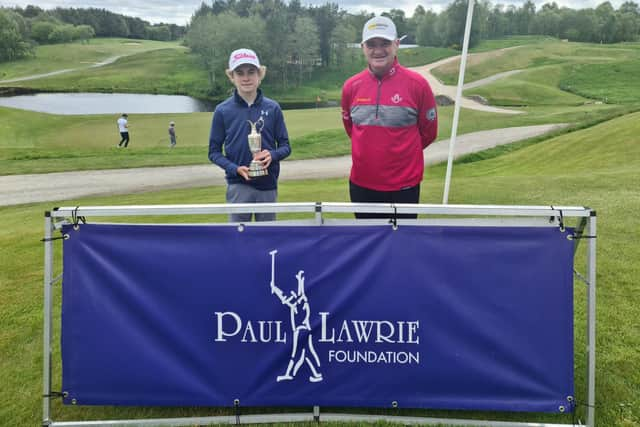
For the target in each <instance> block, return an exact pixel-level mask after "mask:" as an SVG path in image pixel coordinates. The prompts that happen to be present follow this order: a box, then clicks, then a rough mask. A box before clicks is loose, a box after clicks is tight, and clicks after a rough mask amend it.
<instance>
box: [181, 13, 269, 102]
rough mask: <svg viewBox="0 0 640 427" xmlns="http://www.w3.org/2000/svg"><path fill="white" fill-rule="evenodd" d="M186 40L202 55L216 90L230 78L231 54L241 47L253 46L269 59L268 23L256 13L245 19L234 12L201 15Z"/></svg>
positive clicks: (192, 24)
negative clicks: (227, 74)
mask: <svg viewBox="0 0 640 427" xmlns="http://www.w3.org/2000/svg"><path fill="white" fill-rule="evenodd" d="M185 41H186V43H187V46H189V47H190V48H191V50H192V51H193V52H194V53H196V54H198V55H199V56H200V57H201V58H202V61H203V63H204V65H205V67H206V69H207V70H208V72H209V83H210V85H211V91H212V93H214V94H216V93H220V92H221V91H222V90H223V87H224V86H223V84H224V82H225V81H226V77H225V76H224V70H225V69H226V68H227V60H228V58H229V54H230V53H231V52H232V51H233V50H235V49H238V48H240V47H246V48H250V49H253V50H255V51H256V53H258V56H260V57H262V58H263V60H264V59H265V57H264V55H261V52H263V48H264V45H265V44H266V43H267V41H266V34H265V26H264V22H263V21H262V20H261V19H259V18H258V17H256V16H251V17H249V18H242V17H239V16H238V15H236V14H235V13H233V12H225V13H222V14H220V15H214V14H208V15H200V16H199V17H197V18H195V19H193V20H192V21H191V26H190V28H189V31H188V32H187V34H186V37H185Z"/></svg>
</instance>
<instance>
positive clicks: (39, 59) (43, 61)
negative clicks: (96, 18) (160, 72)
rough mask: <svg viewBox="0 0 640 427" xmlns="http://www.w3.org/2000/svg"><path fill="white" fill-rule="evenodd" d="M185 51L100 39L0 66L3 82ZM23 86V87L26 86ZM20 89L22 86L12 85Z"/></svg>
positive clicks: (45, 49)
mask: <svg viewBox="0 0 640 427" xmlns="http://www.w3.org/2000/svg"><path fill="white" fill-rule="evenodd" d="M167 48H171V49H182V48H181V47H180V45H179V44H178V43H177V42H159V41H153V40H131V39H120V38H96V39H92V40H91V41H89V43H80V42H76V43H62V44H51V45H42V46H38V47H36V56H35V57H34V58H25V59H21V60H18V61H11V62H3V63H0V80H10V79H14V78H17V77H26V76H31V75H34V74H44V73H49V72H52V71H57V70H66V69H70V68H86V67H89V66H91V65H93V64H95V63H97V62H101V61H104V60H106V59H108V58H112V57H114V56H120V55H133V54H137V53H142V52H147V51H149V50H155V49H167ZM22 84H23V83H21V85H22ZM8 85H10V86H18V82H16V83H11V84H8Z"/></svg>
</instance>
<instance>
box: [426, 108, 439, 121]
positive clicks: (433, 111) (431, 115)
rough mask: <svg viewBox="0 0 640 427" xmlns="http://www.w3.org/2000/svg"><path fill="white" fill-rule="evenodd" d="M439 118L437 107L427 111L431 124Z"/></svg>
mask: <svg viewBox="0 0 640 427" xmlns="http://www.w3.org/2000/svg"><path fill="white" fill-rule="evenodd" d="M437 116H438V114H437V113H436V109H435V107H434V108H430V109H429V110H428V111H427V120H429V121H430V122H432V121H434V120H435V119H436V117H437Z"/></svg>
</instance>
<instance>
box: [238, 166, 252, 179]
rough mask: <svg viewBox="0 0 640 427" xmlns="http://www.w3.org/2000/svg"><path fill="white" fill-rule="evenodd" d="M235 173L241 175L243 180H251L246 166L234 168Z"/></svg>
mask: <svg viewBox="0 0 640 427" xmlns="http://www.w3.org/2000/svg"><path fill="white" fill-rule="evenodd" d="M236 173H237V174H238V175H239V176H241V177H243V178H244V179H245V181H251V177H250V176H249V167H247V166H238V169H236Z"/></svg>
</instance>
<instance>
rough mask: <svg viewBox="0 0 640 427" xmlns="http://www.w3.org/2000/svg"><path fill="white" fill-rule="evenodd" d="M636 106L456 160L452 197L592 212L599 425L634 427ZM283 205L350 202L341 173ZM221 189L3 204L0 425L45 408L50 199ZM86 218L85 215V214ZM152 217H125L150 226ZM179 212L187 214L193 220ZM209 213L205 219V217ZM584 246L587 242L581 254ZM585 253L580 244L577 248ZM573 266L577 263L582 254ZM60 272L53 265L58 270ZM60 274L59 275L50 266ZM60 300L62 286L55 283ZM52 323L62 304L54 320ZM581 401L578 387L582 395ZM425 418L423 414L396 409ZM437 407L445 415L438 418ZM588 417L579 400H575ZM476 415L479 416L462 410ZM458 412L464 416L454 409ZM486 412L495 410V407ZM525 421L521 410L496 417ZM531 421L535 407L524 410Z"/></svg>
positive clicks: (637, 408)
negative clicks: (486, 155)
mask: <svg viewBox="0 0 640 427" xmlns="http://www.w3.org/2000/svg"><path fill="white" fill-rule="evenodd" d="M639 132H640V113H636V114H632V115H629V116H625V117H621V118H618V119H615V120H611V121H607V122H604V123H601V124H600V125H598V126H594V127H591V128H588V129H584V130H581V131H576V132H572V133H569V134H566V135H562V136H559V137H557V138H553V139H550V140H546V141H543V142H540V143H538V144H535V145H531V146H528V147H525V148H522V149H520V150H517V151H515V152H511V153H505V154H503V155H499V156H497V157H493V158H490V159H487V160H483V161H475V162H472V163H464V164H457V165H456V167H455V169H454V174H453V180H452V187H451V193H450V203H465V204H467V203H469V204H485V203H486V204H511V205H549V204H554V205H586V206H590V207H592V208H594V209H596V210H597V212H598V237H597V238H598V264H597V268H598V278H597V280H598V291H597V292H598V296H597V301H598V305H597V315H598V336H597V342H596V344H597V352H598V353H597V375H596V384H597V387H596V392H597V404H598V407H597V409H596V413H597V419H596V425H601V426H612V427H616V426H621V427H632V426H637V425H639V424H640V395H639V394H638V392H637V391H638V389H640V370H638V369H637V368H638V366H640V353H639V352H638V351H637V349H638V348H640V328H638V327H637V325H638V320H637V319H639V318H640V304H638V293H637V279H638V277H640V265H639V264H638V263H637V260H638V259H640V246H639V245H638V240H639V239H640V235H639V230H640V228H639V227H638V220H637V212H638V210H639V209H640V193H639V192H638V189H637V185H638V182H640V144H638V143H637V135H638V133H639ZM444 175H445V168H444V165H439V166H435V167H431V168H429V169H428V170H427V171H426V179H425V182H424V184H423V192H422V196H421V201H422V202H424V203H439V202H440V200H441V197H442V188H443V180H444ZM279 195H280V201H281V202H294V201H310V200H323V201H337V202H338V201H347V200H348V192H347V183H346V180H321V181H308V182H286V183H283V184H282V185H281V187H280V191H279ZM223 200H224V188H222V187H208V188H201V189H190V190H173V191H163V192H158V193H142V194H133V195H124V196H118V197H100V198H85V199H78V200H65V201H60V202H59V203H55V204H52V203H46V204H33V205H23V206H15V207H4V208H0V219H1V220H2V223H3V227H2V228H1V229H0V292H1V293H2V295H3V310H2V311H1V312H0V319H1V322H2V323H1V324H2V328H0V370H1V372H2V373H3V387H2V388H1V389H0V398H2V401H3V402H4V404H3V405H2V406H1V407H0V425H34V424H37V423H39V422H40V416H41V397H40V395H41V392H42V390H41V363H42V354H41V351H42V350H41V346H42V342H41V337H42V308H41V307H42V256H43V255H42V254H43V252H42V243H41V242H39V239H40V238H41V237H42V223H43V212H44V211H45V210H47V209H51V208H52V207H53V206H56V205H59V206H60V205H65V206H75V205H118V204H161V203H217V202H222V201H223ZM91 220H92V219H91V218H89V221H91ZM149 220H150V219H149V218H137V219H132V221H134V222H135V221H144V222H148V221H149ZM174 220H176V221H177V220H181V221H193V218H181V219H177V218H174ZM206 220H207V221H211V220H212V219H211V218H207V219H206ZM583 250H584V246H583V247H581V249H580V251H583ZM579 259H580V260H581V259H583V258H582V252H581V253H580V255H579ZM576 267H577V269H578V271H584V270H583V269H584V266H583V265H582V263H581V262H578V264H577V266H576ZM56 269H57V272H59V270H60V266H59V265H58V266H56ZM56 274H57V273H56ZM575 289H576V296H575V298H576V307H580V308H578V311H577V315H576V336H577V342H576V347H575V348H576V353H577V354H583V351H584V346H585V342H584V337H583V320H584V312H583V311H582V308H581V307H582V303H583V302H584V295H585V292H584V291H585V289H584V284H582V283H581V282H579V281H576V288H575ZM55 292H56V301H57V303H59V302H60V299H59V298H60V295H59V292H60V286H59V285H56V286H55ZM54 320H55V322H56V323H59V321H60V318H59V312H58V311H56V314H55V316H54ZM55 342H56V349H55V352H54V354H53V357H54V358H53V360H54V363H55V372H56V375H55V376H54V383H53V389H54V390H58V389H59V388H60V378H59V374H60V371H59V368H60V362H59V357H60V355H59V348H58V347H57V342H58V341H57V338H56V340H55ZM584 381H585V379H584V365H583V359H582V358H580V357H579V358H578V362H577V365H576V390H578V391H579V392H580V393H581V390H583V389H584ZM578 398H579V399H584V395H581V394H578ZM222 413H225V414H228V413H229V411H228V410H225V409H214V410H203V409H190V408H116V407H64V408H63V407H62V406H61V405H59V403H56V404H55V405H54V412H53V416H54V418H55V419H109V418H116V417H117V418H134V417H141V416H147V417H172V416H186V415H196V414H201V415H202V414H208V415H215V414H222ZM402 413H403V414H405V413H406V414H423V413H424V412H423V411H403V412H402ZM439 414H441V413H440V412H439V413H438V415H439ZM579 414H580V416H581V418H582V419H584V416H583V414H584V407H583V406H579ZM462 415H464V416H465V417H467V416H470V415H471V416H478V414H475V413H464V414H462ZM457 416H458V417H461V414H457ZM492 416H500V414H496V415H493V414H492ZM502 417H503V418H505V419H509V420H520V421H521V420H523V419H525V416H524V415H519V414H509V415H502ZM536 417H537V419H539V420H540V421H541V422H551V421H553V422H564V423H568V424H570V423H571V422H572V419H571V417H570V416H568V415H567V416H551V415H540V416H536ZM526 418H527V419H530V418H531V414H527V415H526Z"/></svg>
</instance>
